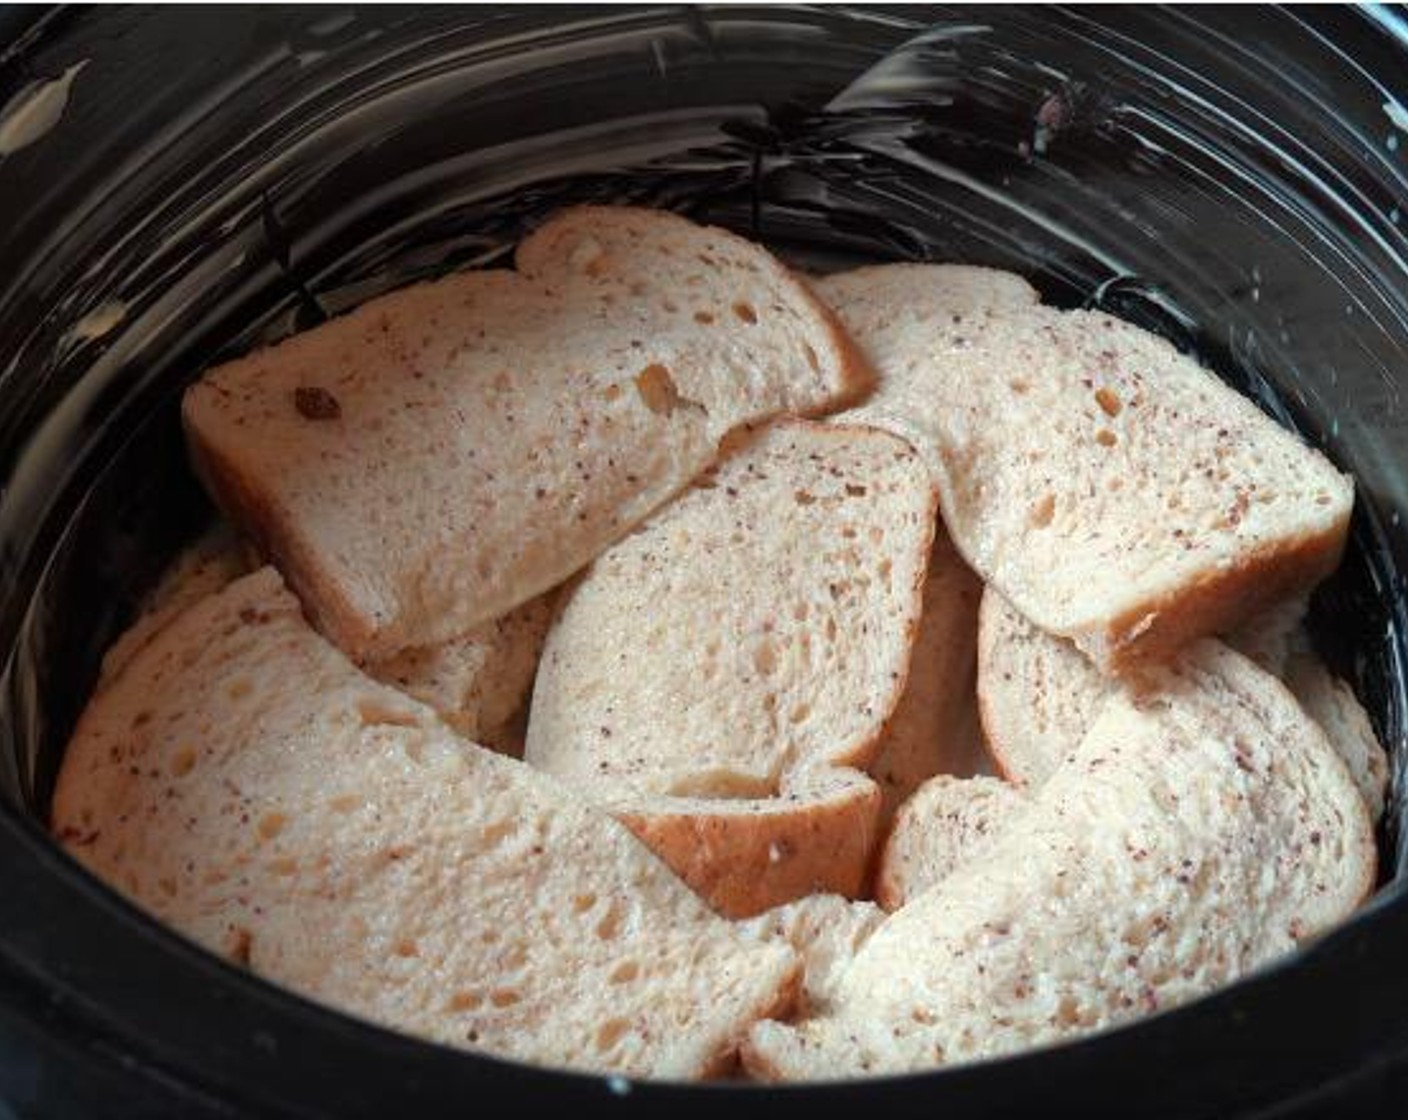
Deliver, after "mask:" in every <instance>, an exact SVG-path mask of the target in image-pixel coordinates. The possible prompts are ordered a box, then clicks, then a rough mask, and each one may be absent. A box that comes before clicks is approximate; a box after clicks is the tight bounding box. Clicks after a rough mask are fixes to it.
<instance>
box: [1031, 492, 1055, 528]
mask: <svg viewBox="0 0 1408 1120" xmlns="http://www.w3.org/2000/svg"><path fill="white" fill-rule="evenodd" d="M1055 516H1056V495H1055V494H1043V495H1042V496H1041V497H1040V498H1038V499H1037V501H1036V503H1035V504H1034V505H1033V506H1032V512H1031V515H1030V517H1029V518H1028V520H1030V521H1031V523H1032V527H1033V528H1035V529H1045V528H1046V527H1047V526H1048V525H1050V524H1051V521H1052V519H1053V518H1054V517H1055Z"/></svg>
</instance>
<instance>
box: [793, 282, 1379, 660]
mask: <svg viewBox="0 0 1408 1120" xmlns="http://www.w3.org/2000/svg"><path fill="white" fill-rule="evenodd" d="M937 275H938V274H936V277H937ZM899 280H900V281H901V282H897V283H894V284H891V285H887V286H886V288H885V292H886V296H887V297H888V298H887V299H885V300H884V301H881V300H878V299H876V298H874V297H872V296H870V295H868V294H867V292H868V289H869V288H870V287H872V286H874V285H876V284H878V283H879V282H880V280H879V277H878V276H877V274H876V271H875V270H874V269H867V270H863V271H862V272H860V273H857V274H855V275H854V276H847V275H844V274H843V275H841V276H839V277H831V278H828V279H827V280H826V281H824V282H823V283H822V284H821V285H820V288H819V290H820V292H821V293H822V295H823V296H824V297H825V298H826V299H827V300H829V301H830V302H831V304H832V306H833V307H834V308H835V309H836V311H837V312H838V314H839V315H840V316H841V319H842V321H843V322H844V323H845V324H846V327H847V329H848V330H850V332H851V333H852V335H853V336H854V337H855V339H856V341H857V342H858V343H859V344H860V345H861V347H862V349H864V350H865V351H866V352H867V354H868V356H869V357H870V359H871V361H872V363H873V364H874V365H875V367H876V369H877V370H878V371H879V374H880V378H881V383H880V386H879V388H878V389H877V391H876V393H875V395H874V396H873V397H872V398H871V399H870V400H869V401H868V402H867V403H866V404H865V406H864V409H863V415H864V417H865V419H867V420H869V421H870V422H873V423H877V424H884V425H887V426H890V427H892V428H893V430H895V431H897V432H899V433H901V434H902V435H904V436H906V438H909V439H910V440H911V441H912V442H913V443H914V444H915V446H916V447H917V448H918V449H919V450H920V451H921V453H923V454H925V456H926V458H927V460H928V462H929V463H930V465H931V467H932V468H933V470H934V472H935V477H936V479H937V480H938V483H939V487H940V495H941V503H942V507H943V518H944V524H945V525H946V526H947V528H948V531H949V533H950V534H951V535H952V537H953V539H954V543H955V544H956V545H957V546H958V548H959V551H961V552H962V553H963V554H964V556H965V557H966V558H967V560H968V562H969V563H970V564H971V565H972V566H973V568H974V569H975V570H976V571H977V572H978V573H979V575H981V576H982V577H983V579H984V580H985V581H986V582H987V583H989V584H991V585H992V586H994V587H996V588H997V589H998V590H999V591H1000V592H1001V593H1002V594H1003V595H1004V596H1005V597H1006V598H1007V599H1008V600H1010V601H1011V603H1012V604H1013V605H1014V606H1015V607H1017V608H1018V609H1019V610H1020V611H1021V612H1022V613H1023V614H1024V615H1025V616H1026V617H1027V618H1029V619H1031V620H1032V621H1033V622H1034V623H1036V624H1037V625H1038V626H1040V627H1041V628H1042V629H1043V630H1046V631H1048V632H1050V633H1053V634H1058V635H1061V636H1062V637H1066V638H1069V639H1071V640H1072V641H1073V642H1075V644H1076V645H1077V646H1078V647H1080V649H1081V650H1082V651H1083V652H1084V653H1085V654H1086V655H1087V656H1088V657H1090V658H1091V659H1092V660H1093V661H1094V662H1095V663H1096V664H1097V665H1099V666H1100V668H1101V671H1102V672H1105V673H1106V674H1110V673H1123V672H1126V671H1128V670H1130V669H1132V668H1135V667H1136V666H1137V665H1138V664H1139V663H1140V662H1141V661H1147V660H1158V659H1162V658H1165V657H1167V656H1168V655H1169V654H1170V653H1172V652H1173V651H1175V650H1177V649H1178V648H1179V647H1180V646H1182V645H1183V644H1185V643H1186V642H1188V641H1190V640H1192V639H1194V638H1197V637H1200V636H1202V635H1206V634H1213V633H1221V632H1226V631H1227V630H1229V629H1232V628H1235V627H1236V626H1237V625H1238V624H1239V623H1240V622H1241V621H1243V620H1245V619H1247V618H1250V617H1251V616H1253V615H1254V614H1256V613H1257V612H1258V611H1260V610H1261V609H1262V608H1264V607H1265V606H1267V605H1269V604H1271V603H1273V602H1276V601H1278V600H1281V599H1284V598H1287V597H1292V596H1294V595H1297V594H1300V593H1303V592H1305V591H1306V590H1308V589H1309V588H1310V587H1312V586H1314V584H1316V583H1317V582H1319V581H1320V580H1321V579H1322V578H1323V577H1324V576H1326V575H1328V574H1329V573H1330V572H1331V571H1332V570H1333V569H1334V568H1335V566H1336V564H1337V563H1338V562H1339V557H1340V555H1341V552H1342V550H1343V547H1344V541H1345V536H1346V532H1347V529H1348V525H1349V515H1350V509H1351V507H1352V505H1353V499H1354V494H1353V487H1352V484H1351V482H1350V480H1349V478H1348V477H1346V476H1344V475H1342V474H1340V473H1339V471H1337V470H1336V469H1335V468H1334V466H1333V465H1331V463H1330V462H1329V461H1328V460H1327V459H1325V458H1324V456H1322V455H1320V454H1319V453H1318V452H1316V451H1314V450H1312V449H1310V448H1309V447H1307V446H1306V445H1305V444H1304V443H1302V442H1301V441H1300V440H1299V439H1298V438H1297V437H1296V436H1294V435H1292V434H1291V433H1290V432H1287V431H1285V430H1283V429H1281V428H1279V427H1278V426H1277V425H1276V424H1275V423H1274V422H1273V421H1272V420H1271V419H1269V418H1268V417H1267V416H1266V415H1264V414H1263V413H1262V412H1260V411H1259V410H1258V409H1257V407H1256V406H1255V405H1254V404H1253V403H1252V402H1251V401H1250V400H1248V399H1247V398H1245V397H1243V396H1241V395H1240V394H1238V393H1237V392H1235V391H1234V390H1232V389H1231V388H1229V387H1228V386H1226V385H1224V384H1223V383H1222V382H1221V381H1219V380H1218V379H1217V378H1216V377H1215V376H1214V375H1213V374H1211V373H1209V372H1208V371H1207V370H1205V369H1203V368H1201V367H1200V366H1199V365H1198V364H1197V363H1196V362H1194V361H1193V360H1192V359H1191V358H1188V357H1186V356H1184V355H1182V354H1180V353H1179V352H1178V351H1177V350H1175V349H1174V348H1173V347H1172V346H1171V345H1169V344H1168V343H1167V342H1165V341H1164V340H1163V339H1161V338H1157V337H1155V336H1154V335H1151V334H1149V333H1148V332H1146V331H1143V330H1141V329H1139V328H1138V327H1135V326H1133V325H1132V324H1129V323H1125V322H1122V321H1121V320H1118V319H1114V318H1112V317H1110V316H1109V315H1105V314H1101V313H1096V312H1086V311H1058V310H1055V309H1053V308H1047V307H1039V306H1026V307H1020V306H1015V305H1008V306H1006V307H1002V308H997V309H996V310H992V309H991V306H990V311H989V314H988V315H986V317H984V316H972V317H971V320H965V322H964V324H963V325H962V326H961V327H959V326H955V327H953V328H952V329H948V330H938V329H934V328H932V327H931V325H930V324H931V323H932V322H934V321H936V320H937V321H941V320H942V318H943V316H944V314H945V313H946V311H947V309H948V307H949V306H950V302H951V300H952V298H953V297H952V294H951V287H952V286H951V285H948V286H946V285H944V284H942V283H940V282H939V280H938V279H937V278H936V280H935V282H934V283H933V284H923V283H919V282H917V277H916V276H915V273H914V271H913V268H912V266H911V267H908V268H906V269H905V270H904V272H903V273H902V274H901V275H900V278H899ZM955 314H956V313H955Z"/></svg>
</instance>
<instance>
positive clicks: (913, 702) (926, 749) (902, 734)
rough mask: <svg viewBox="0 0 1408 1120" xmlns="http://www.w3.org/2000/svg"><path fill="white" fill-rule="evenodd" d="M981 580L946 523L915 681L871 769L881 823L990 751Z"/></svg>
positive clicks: (933, 565) (928, 593) (932, 569)
mask: <svg viewBox="0 0 1408 1120" xmlns="http://www.w3.org/2000/svg"><path fill="white" fill-rule="evenodd" d="M982 593H983V585H982V583H981V582H979V580H978V577H977V576H975V575H974V574H973V571H972V569H970V568H969V567H968V565H967V564H965V563H964V562H963V558H962V557H961V556H959V555H958V552H957V551H956V550H955V549H954V547H953V544H952V542H951V541H950V540H949V539H948V534H947V533H945V532H944V531H943V529H942V527H940V528H939V529H938V531H937V532H936V533H935V534H934V547H933V551H932V553H931V554H930V557H929V569H928V574H927V575H926V576H925V579H924V599H923V613H922V614H921V615H920V618H919V633H918V636H917V637H916V638H915V642H914V649H913V652H912V653H911V656H910V662H909V678H908V680H907V681H906V683H905V689H904V692H903V693H902V694H901V696H900V700H899V703H898V704H897V705H896V706H895V712H894V715H893V716H892V717H891V719H890V723H889V726H888V727H886V729H885V737H884V739H883V740H882V741H881V744H880V750H879V752H878V754H877V755H876V759H875V762H874V763H872V764H871V767H870V772H871V774H872V775H873V776H874V777H875V780H876V781H877V782H879V784H880V792H881V795H882V798H883V800H882V801H881V806H880V821H881V828H882V829H885V828H888V827H889V824H890V821H892V820H893V819H894V815H895V812H896V811H897V810H898V809H899V807H900V805H901V804H903V803H904V801H905V800H906V799H907V798H908V797H909V796H910V794H912V793H913V792H914V791H915V790H916V789H918V788H919V786H920V785H922V784H923V783H924V782H926V781H927V780H928V779H929V778H932V777H933V776H934V775H935V774H957V775H961V776H963V777H967V776H969V775H971V774H973V773H975V772H976V771H977V770H978V768H979V766H981V765H982V761H983V758H984V756H985V755H986V753H987V752H986V751H985V749H984V747H983V739H982V731H981V728H980V725H979V721H978V694H977V640H978V602H979V600H980V599H981V598H982Z"/></svg>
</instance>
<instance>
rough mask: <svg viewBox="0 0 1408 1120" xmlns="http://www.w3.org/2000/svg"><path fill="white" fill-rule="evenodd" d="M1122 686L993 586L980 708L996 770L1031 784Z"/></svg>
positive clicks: (981, 642)
mask: <svg viewBox="0 0 1408 1120" xmlns="http://www.w3.org/2000/svg"><path fill="white" fill-rule="evenodd" d="M1118 688H1119V686H1118V685H1117V684H1114V683H1112V682H1111V681H1110V680H1109V679H1108V678H1106V677H1104V676H1103V675H1102V674H1101V672H1100V670H1099V669H1097V668H1096V667H1095V666H1094V665H1093V664H1091V662H1090V660H1089V659H1088V658H1087V657H1085V656H1084V655H1083V654H1082V653H1081V652H1080V650H1078V649H1076V647H1075V646H1074V645H1072V644H1071V643H1070V642H1068V641H1065V640H1064V639H1061V638H1057V637H1053V636H1052V635H1050V634H1048V633H1046V632H1045V631H1044V630H1041V629H1039V628H1037V627H1036V626H1034V625H1032V624H1031V623H1030V622H1028V621H1027V620H1026V619H1025V618H1024V617H1023V616H1022V615H1021V614H1020V613H1019V612H1018V611H1017V610H1016V609H1014V608H1013V606H1012V605H1011V604H1010V603H1008V602H1007V600H1006V599H1004V598H1003V597H1002V596H1001V595H1000V594H998V593H997V592H996V591H994V590H993V589H991V588H988V589H987V590H986V591H984V593H983V601H982V606H981V607H980V608H979V612H978V708H979V712H980V713H981V716H982V723H983V735H984V737H985V738H986V740H987V744H988V749H989V750H990V751H991V752H992V756H993V759H994V760H995V761H996V762H997V769H998V772H999V773H1001V774H1002V776H1003V777H1004V778H1006V779H1007V780H1008V781H1009V782H1011V783H1013V784H1014V785H1016V786H1018V787H1019V788H1021V789H1024V790H1028V791H1034V790H1037V789H1039V788H1040V787H1041V786H1042V785H1043V784H1045V782H1046V780H1047V779H1048V778H1050V777H1051V775H1052V774H1053V773H1055V771H1056V769H1057V767H1058V766H1060V765H1061V762H1062V760H1063V759H1064V758H1065V757H1066V756H1067V755H1068V754H1070V752H1071V751H1073V750H1075V749H1076V747H1078V746H1079V745H1080V742H1081V740H1082V739H1084V738H1085V734H1086V732H1087V731H1089V730H1090V725H1091V724H1092V723H1094V722H1095V718H1096V716H1098V715H1099V713H1100V708H1101V706H1102V705H1103V704H1104V702H1105V699H1106V697H1107V696H1108V695H1109V694H1110V693H1111V692H1113V691H1118Z"/></svg>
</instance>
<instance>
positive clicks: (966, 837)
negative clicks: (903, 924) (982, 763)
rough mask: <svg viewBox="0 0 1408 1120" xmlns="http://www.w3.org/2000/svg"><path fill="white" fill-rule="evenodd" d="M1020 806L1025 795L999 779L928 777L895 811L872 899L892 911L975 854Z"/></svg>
mask: <svg viewBox="0 0 1408 1120" xmlns="http://www.w3.org/2000/svg"><path fill="white" fill-rule="evenodd" d="M1026 806H1027V797H1026V795H1025V794H1023V793H1022V791H1021V790H1019V789H1018V788H1017V787H1016V786H1014V785H1012V784H1011V783H1009V782H1004V781H1002V780H1001V779H999V778H988V777H974V778H955V777H951V776H949V775H947V774H941V775H939V777H937V778H931V779H930V780H929V781H927V782H925V783H924V784H923V785H922V786H920V787H919V789H918V790H916V791H915V793H914V796H912V797H911V798H910V799H909V800H908V801H906V802H905V803H904V804H903V805H902V806H901V807H900V811H899V813H898V814H897V815H896V816H895V823H894V827H893V828H892V829H891V830H890V835H889V837H888V838H887V839H886V841H885V847H884V849H883V851H882V852H881V855H880V861H879V870H878V871H877V873H876V877H875V901H876V902H878V903H879V904H880V905H881V906H883V907H884V908H885V909H886V910H898V909H899V908H900V907H901V906H903V905H905V903H907V902H910V901H911V900H913V899H915V898H917V897H918V896H919V895H921V894H923V893H924V892H925V891H926V890H928V889H929V888H930V887H932V886H934V885H935V884H936V883H939V882H941V881H942V880H944V879H946V878H948V877H949V875H951V874H953V872H955V871H957V870H958V869H959V868H960V867H962V866H963V865H965V864H966V863H968V862H970V861H971V860H973V859H976V858H978V856H979V855H980V853H981V852H982V851H983V850H984V848H986V847H987V845H989V844H992V843H994V842H995V841H996V840H997V838H998V837H999V836H1000V835H1001V834H1002V833H1003V832H1005V831H1006V830H1007V829H1008V828H1009V827H1011V826H1012V825H1013V822H1014V821H1016V820H1017V819H1018V818H1019V817H1020V815H1021V813H1022V810H1023V809H1025V808H1026Z"/></svg>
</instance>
